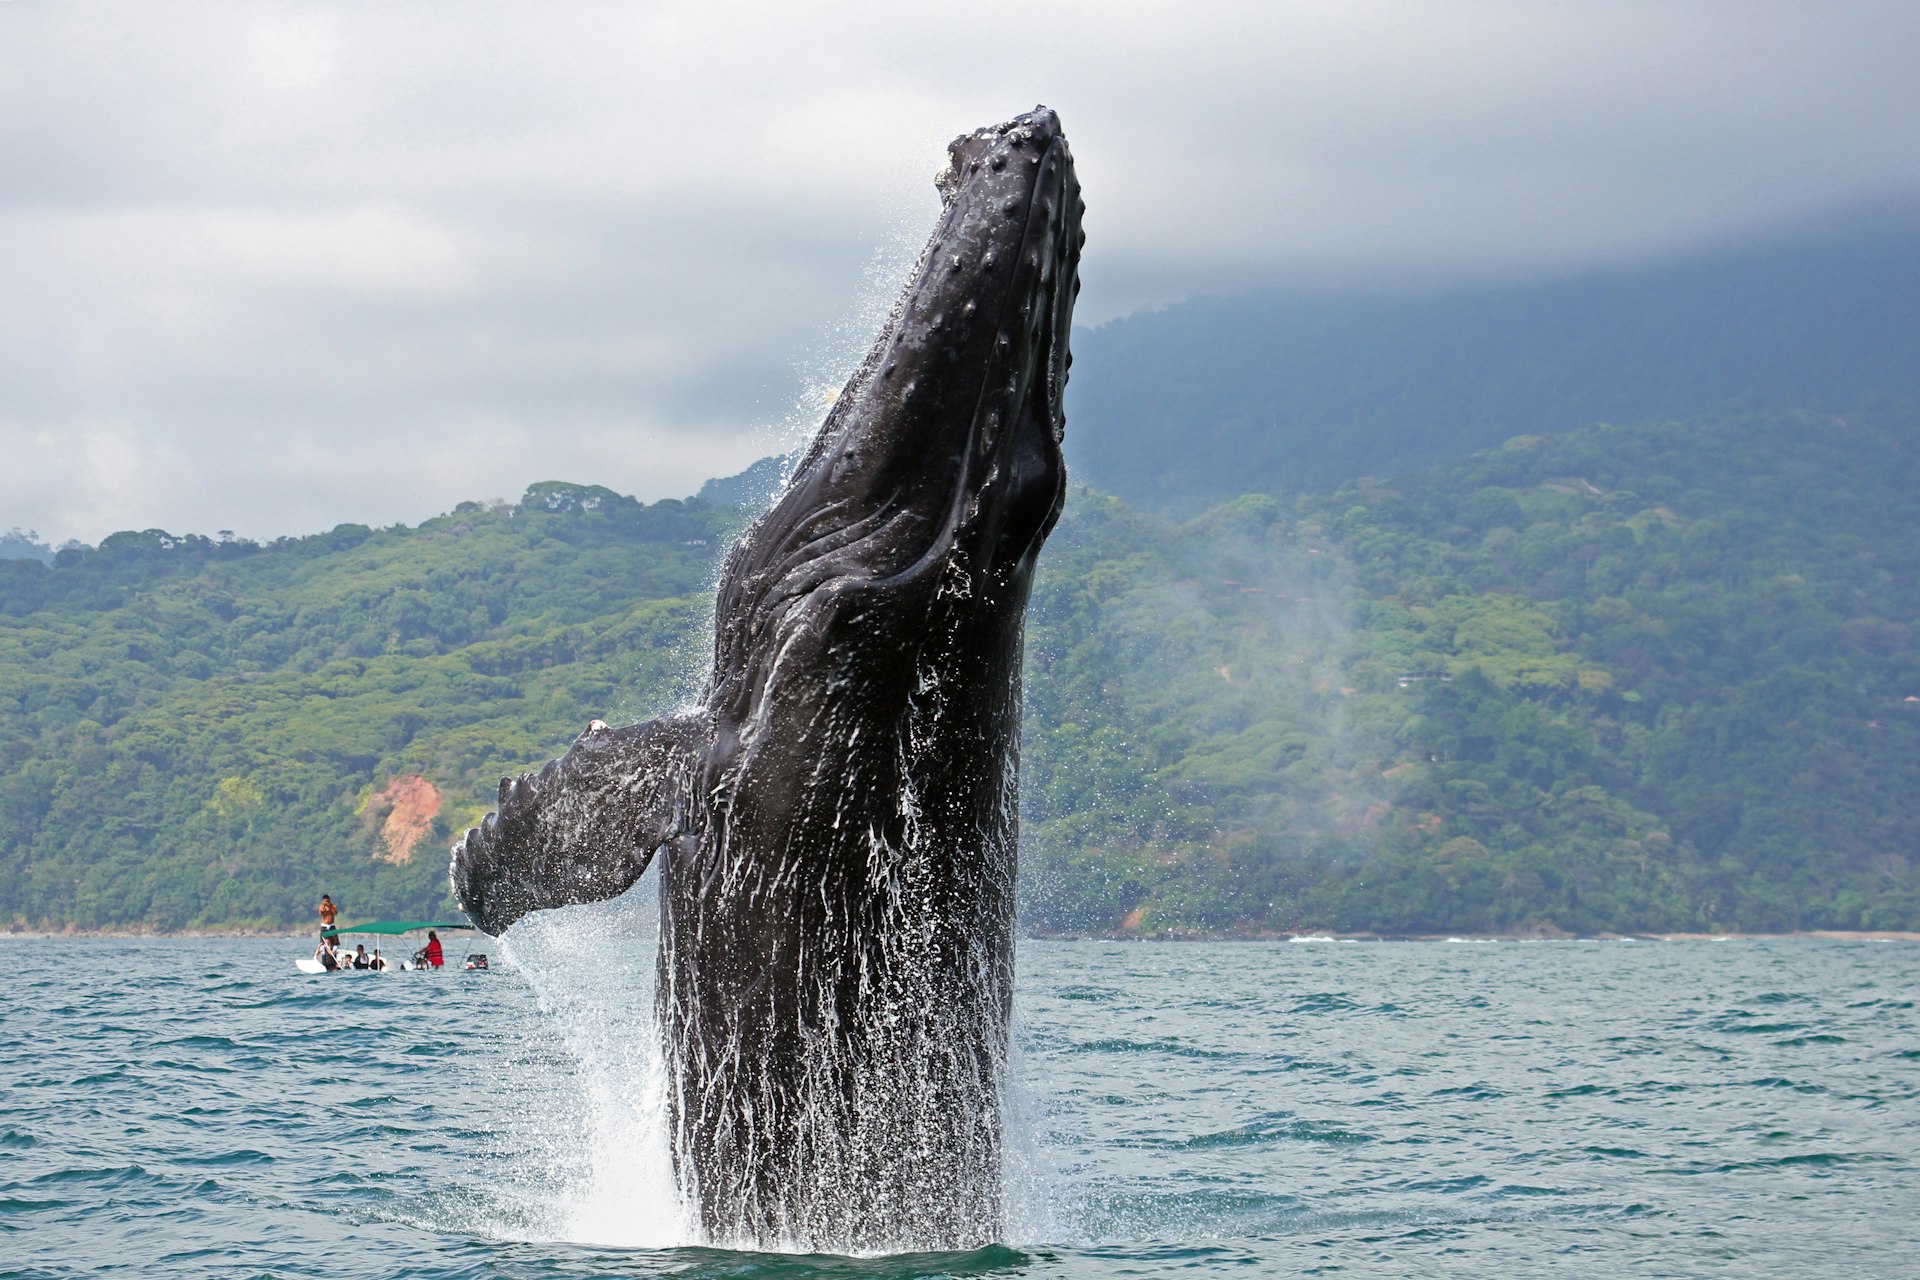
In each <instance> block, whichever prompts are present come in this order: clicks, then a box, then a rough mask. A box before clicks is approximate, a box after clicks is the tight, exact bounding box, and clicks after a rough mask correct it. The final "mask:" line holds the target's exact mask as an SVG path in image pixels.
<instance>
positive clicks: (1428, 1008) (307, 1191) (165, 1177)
mask: <svg viewBox="0 0 1920 1280" xmlns="http://www.w3.org/2000/svg"><path fill="white" fill-rule="evenodd" d="M462 950H463V948H461V947H460V946H459V945H458V944H455V945H454V946H453V947H451V948H450V951H451V952H453V953H455V954H458V953H460V952H461V951H462ZM304 952H305V946H304V944H301V943H298V942H289V941H270V940H232V941H228V940H213V941H194V940H173V939H166V940H139V941H119V940H55V941H45V940H8V941H7V942H6V943H5V945H3V946H0V993H3V998H0V1277H5V1278H8V1280H11V1278H15V1277H20V1278H25V1277H33V1278H35V1280H40V1278H45V1277H72V1276H82V1275H85V1276H115V1275H125V1276H133V1275H139V1276H154V1275H193V1276H232V1277H264V1276H276V1277H289V1278H290V1280H291V1278H293V1277H300V1278H302V1280H341V1278H347V1277H361V1276H367V1277H389V1276H409V1277H423V1278H429V1280H439V1278H442V1277H445V1278H454V1277H512V1278H514V1280H539V1278H543V1277H563V1276H564V1277H573V1276H604V1275H621V1276H681V1277H713V1278H719V1277H729V1278H740V1280H746V1278H749V1277H752V1278H761V1277H848V1278H850V1280H851V1278H855V1277H858V1278H860V1280H891V1278H895V1277H910V1276H911V1277H923V1276H924V1277H934V1276H1036V1277H1037V1276H1047V1277H1055V1276H1058V1277H1094V1276H1160V1275H1182V1276H1193V1277H1210V1276H1227V1275H1232V1276H1247V1275H1278V1274H1292V1275H1326V1274H1339V1275H1342V1276H1359V1277H1372V1276H1381V1277H1386V1276H1393V1277H1404V1276H1408V1275H1419V1276H1455V1275H1458V1276H1467V1275H1472V1276H1485V1275H1498V1276H1503V1277H1507V1276H1529V1275H1546V1274H1549V1273H1551V1274H1556V1275H1579V1276H1583V1277H1605V1276H1636V1277H1639V1276H1760V1275H1768V1276H1777V1275H1791V1276H1795V1277H1800V1278H1805V1277H1821V1276H1835V1277H1839V1276H1846V1277H1850V1278H1852V1280H1859V1278H1860V1277H1879V1276H1886V1277H1894V1276H1911V1275H1914V1274H1916V1270H1915V1262H1914V1260H1915V1259H1916V1258H1920V1010H1917V1009H1916V1005H1917V1004H1920V946H1914V945H1912V944H1902V943H1883V944H1876V943H1870V942H1840V941H1812V940H1754V941H1734V942H1722V943H1708V942H1676V943H1626V942H1553V943H1502V944H1491V945H1481V946H1454V945H1447V944H1442V943H1429V944H1413V943H1338V944H1326V945H1319V946H1299V945H1288V944H1285V943H1276V944H1266V943H1257V944H1256V943H1222V944H1165V945H1151V944H1121V943H1092V942H1081V943H1067V942H1029V943H1026V944H1023V946H1022V949H1021V957H1020V965H1021V976H1020V996H1021V1004H1020V1007H1021V1018H1022V1032H1021V1040H1022V1055H1021V1060H1022V1065H1021V1071H1022V1087H1021V1088H1020V1090H1019V1091H1018V1092H1017V1096H1016V1098H1015V1105H1016V1108H1017V1110H1018V1112H1019V1113H1020V1114H1019V1118H1018V1120H1017V1124H1016V1128H1017V1129H1018V1130H1019V1132H1020V1134H1021V1135H1022V1136H1021V1140H1020V1141H1019V1143H1018V1146H1017V1150H1016V1157H1017V1158H1016V1159H1015V1160H1014V1162H1013V1163H1014V1164H1015V1166H1016V1169H1015V1173H1014V1174H1013V1177H1014V1180H1015V1182H1016V1184H1017V1186H1016V1191H1017V1194H1016V1196H1015V1197H1014V1199H1015V1200H1016V1201H1017V1203H1019V1204H1020V1205H1021V1206H1022V1212H1021V1214H1020V1215H1019V1220H1018V1221H1017V1224H1016V1230H1015V1232H1014V1238H1013V1239H1011V1240H1009V1241H1008V1242H1007V1243H1006V1244H1005V1245H999V1246H994V1247H992V1248H988V1249H984V1250H980V1251H977V1252H972V1253H964V1254H938V1255H910V1256H900V1255H896V1256H890V1257H873V1258H841V1257H824V1256H792V1255H780V1254H767V1253H741V1252H728V1251H723V1250H715V1249H705V1248H700V1247H697V1246H694V1245H691V1244H688V1243H686V1242H685V1241H684V1239H676V1238H675V1235H674V1233H675V1231H676V1230H677V1228H676V1227H675V1226H674V1223H675V1221H676V1219H675V1218H674V1216H673V1214H672V1213H671V1212H670V1211H668V1210H663V1209H662V1208H661V1206H663V1205H666V1206H669V1209H670V1207H671V1201H672V1197H671V1190H670V1188H665V1187H662V1186H661V1185H660V1182H661V1179H662V1177H663V1172H662V1167H661V1165H660V1163H659V1160H658V1158H657V1153H650V1152H649V1151H647V1150H644V1149H643V1148H645V1147H646V1146H647V1144H648V1142H649V1141H650V1139H649V1138H648V1136H647V1135H648V1133H649V1132H650V1130H649V1129H648V1126H647V1125H646V1124H645V1123H644V1116H642V1117H640V1118H638V1119H634V1120H633V1121H631V1123H630V1124H628V1123H627V1122H625V1121H622V1120H621V1119H620V1117H621V1116H622V1115H624V1114H626V1113H627V1112H644V1110H645V1107H646V1102H645V1096H644V1095H646V1092H647V1085H646V1082H645V1080H644V1079H643V1078H642V1077H643V1076H644V1063H643V1062H641V1061H640V1059H642V1058H644V1055H639V1057H638V1058H635V1059H634V1060H633V1061H623V1060H622V1059H621V1052H622V1050H621V1046H623V1045H624V1046H626V1047H627V1048H628V1049H629V1050H630V1049H631V1045H632V1042H633V1040H634V1039H635V1037H636V1036H640V1035H643V1034H644V1018H643V1017H641V1016H639V1015H638V1014H637V1013H636V1012H635V1011H633V1010H631V1009H624V1010H623V1009H621V1008H619V1007H618V1006H619V1004H620V1002H621V1000H622V999H624V998H626V997H627V996H628V995H629V994H630V993H631V992H632V991H639V990H643V989H644V986H645V982H644V978H643V977H641V978H636V977H635V976H634V975H635V972H636V971H637V970H638V969H640V968H643V967H645V966H644V962H643V960H640V959H636V958H634V957H631V956H628V957H621V956H617V955H609V954H608V953H607V952H606V951H604V950H602V951H600V952H599V963H600V965H601V966H602V968H601V970H599V971H600V972H604V973H606V974H607V975H609V976H608V977H607V978H606V979H605V982H604V984H603V985H604V987H605V991H606V993H609V994H607V996H606V997H605V999H604V1001H603V1004H602V1005H601V1006H599V1007H597V1008H596V1007H595V1006H594V1005H593V1002H592V1001H591V1000H589V1001H587V1003H586V1005H585V1006H584V1013H585V1015H586V1016H582V1014H583V1006H582V1005H581V1004H580V1003H579V1001H575V1002H574V1003H573V1004H572V1005H571V1006H570V1008H571V1012H570V1013H569V1011H568V1008H569V1006H568V1005H567V1001H566V1000H565V999H557V998H556V996H555V995H554V992H553V990H552V989H551V984H548V986H547V987H546V988H543V987H542V986H541V984H540V983H538V982H535V981H532V980H530V978H538V977H539V976H540V975H538V974H532V975H529V974H524V973H522V972H519V971H517V970H515V969H514V968H512V967H510V966H502V967H499V968H495V969H493V970H492V971H489V972H480V973H462V972H451V971H450V972H446V973H440V974H419V975H414V974H399V975H388V976H377V975H351V976H339V977H325V978H317V977H306V976H303V975H300V974H298V973H296V972H295V971H294V969H293V959H294V957H295V956H296V955H300V954H304ZM498 960H499V956H498V953H497V949H496V963H497V962H498ZM623 966H624V968H623ZM576 985H578V984H576ZM588 985H589V986H592V985H593V983H592V982H589V983H588ZM636 1063H639V1065H635V1064H636ZM656 1084H657V1082H656ZM623 1125H626V1127H623ZM643 1202H645V1204H644V1206H643V1208H644V1212H642V1210H641V1209H634V1208H630V1206H634V1205H642V1203H643ZM634 1215H639V1216H641V1217H646V1218H647V1221H645V1222H639V1221H638V1220H637V1218H635V1219H634V1220H633V1221H629V1218H634Z"/></svg>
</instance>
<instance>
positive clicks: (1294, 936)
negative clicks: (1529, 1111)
mask: <svg viewBox="0 0 1920 1280" xmlns="http://www.w3.org/2000/svg"><path fill="white" fill-rule="evenodd" d="M318 936H319V930H318V928H317V927H316V928H314V929H303V930H299V931H291V930H285V929H181V930H177V931H173V932H168V931H164V930H159V929H58V930H50V929H9V930H5V931H0V941H21V942H54V941H62V940H67V939H75V940H78V939H86V940H97V941H133V940H137V939H158V938H167V939H200V940H208V941H232V940H237V939H243V938H269V939H276V940H280V941H286V942H301V941H312V940H313V939H315V938H317V937H318ZM1780 938H1785V939H1794V940H1800V941H1810V942H1920V932H1915V931H1911V930H1902V929H1800V930H1793V931H1789V932H1785V933H1559V932H1553V933H1546V932H1541V933H1322V932H1317V931H1306V932H1301V933H1184V932H1175V931H1167V932H1161V933H1029V934H1023V935H1022V938H1021V940H1022V941H1032V942H1299V943H1307V944H1312V943H1316V942H1440V943H1446V942H1452V943H1465V942H1760V941H1768V940H1772V939H1780Z"/></svg>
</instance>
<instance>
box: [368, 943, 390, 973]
mask: <svg viewBox="0 0 1920 1280" xmlns="http://www.w3.org/2000/svg"><path fill="white" fill-rule="evenodd" d="M367 968H369V969H372V970H373V971H374V972H375V973H385V972H386V971H387V960H386V957H385V956H383V955H381V954H380V948H378V947H375V948H374V949H373V959H371V960H369V961H367Z"/></svg>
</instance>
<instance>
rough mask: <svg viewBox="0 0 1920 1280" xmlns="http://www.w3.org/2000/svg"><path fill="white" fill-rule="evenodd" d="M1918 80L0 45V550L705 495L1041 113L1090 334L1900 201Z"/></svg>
mask: <svg viewBox="0 0 1920 1280" xmlns="http://www.w3.org/2000/svg"><path fill="white" fill-rule="evenodd" d="M1916 44H1920V9H1915V8H1914V7H1913V6H1912V5H1910V4H1907V3H1905V2H1904V0H1901V2H1899V3H1879V2H1872V3H1869V2H1866V0H1857V2H1854V3H1840V4H1834V5H1824V6H1807V5H1800V4H1789V3H1782V2H1780V0H1703V2H1700V3H1693V4H1688V5H1673V4H1670V3H1655V2H1653V0H1581V2H1569V3H1565V4H1558V5H1535V4H1521V3H1517V2H1515V0H1453V2H1451V3H1444V4H1436V3H1432V2H1431V0H1318V2H1315V3H1290V4H1288V3H1282V4H1254V3H1251V2H1249V3H1231V4H1230V3H1221V2H1212V3H1208V2H1204V0H1196V2H1191V3H1187V4H1182V5H1163V4H1146V3H1138V2H1127V0H1116V2H1112V3H1101V4H1093V3H1090V2H1084V3H1083V2H1075V3H1045V2H1042V0H1021V2H1020V3H1012V2H1011V0H969V2H968V3H964V4H963V3H955V2H953V0H936V2H935V3H930V4H922V5H900V4H897V3H886V4H881V3H869V2H864V0H863V2H860V3H832V4H829V3H824V2H821V3H783V4H777V5H776V4H754V5H743V4H711V3H707V4H694V3H689V2H685V0H673V2H670V3H664V4H650V5H647V6H637V5H630V4H624V3H611V2H594V3H559V4H552V5H542V6H525V5H517V4H507V3H504V2H498V0H496V2H478V3H467V4H462V5H460V6H458V7H457V8H449V7H446V6H412V5H409V6H401V5H390V4H380V3H373V2H372V0H360V2H353V0H335V2H333V3H325V2H320V3H291V2H288V0H281V2H273V0H261V2H259V3H249V4H244V5H242V4H237V3H236V4H213V3H210V4H202V5H195V6H191V7H180V6H166V7H156V6H151V5H143V4H136V3H130V2H129V3H121V4H117V5H116V4H106V5H93V6H85V7H81V6H54V5H23V4H12V5H0V279H5V280H6V281H7V287H6V288H5V289H4V290H0V422H13V423H18V424H31V425H29V426H19V427H15V428H9V429H8V431H9V432H10V434H8V435H7V436H6V437H5V441H6V444H7V446H8V448H9V451H10V456H12V457H15V458H16V459H17V465H15V466H13V467H10V468H9V472H8V476H7V478H6V479H4V480H0V526H6V525H11V524H14V523H20V524H23V525H30V526H34V527H38V528H40V529H41V530H42V532H51V533H52V534H53V535H54V536H56V537H66V536H81V537H85V538H89V539H92V538H97V537H99V536H101V535H102V534H104V533H106V532H109V531H110V530H111V529H113V528H117V527H123V526H134V527H138V526H144V525H166V526H169V527H172V528H175V529H189V528H190V529H208V528H235V529H239V530H241V531H243V532H247V533H253V534H259V535H271V534H277V533H281V532H293V531H300V530H304V529H310V528H316V527H321V526H324V525H327V524H331V523H333V522H334V521H336V520H340V519H349V518H352V519H361V520H372V521H377V522H383V523H384V522H390V521H392V520H396V519H406V520H414V519H418V518H421V517H423V516H425V515H427V514H430V513H432V512H433V511H435V510H438V509H441V508H443V507H444V506H446V505H447V504H449V503H451V502H453V501H456V500H458V499H459V498H462V497H483V496H493V495H494V494H509V495H510V494H512V493H514V492H515V491H517V490H518V489H519V488H520V487H522V486H523V485H524V484H525V483H526V482H528V481H531V480H535V479H542V478H550V477H561V476H563V477H566V478H573V479H579V480H591V481H599V482H604V483H608V484H612V485H614V486H616V487H620V488H625V489H629V490H633V491H637V492H639V493H641V494H642V495H643V496H647V497H657V496H666V495H669V494H675V493H684V492H688V491H690V490H691V489H692V488H693V487H694V486H695V485H696V484H697V482H698V480H699V479H700V478H701V477H702V476H704V475H707V474H712V473H716V472H719V471H723V470H725V469H727V468H729V467H731V466H733V465H735V464H736V463H738V462H743V461H745V460H748V459H750V458H751V457H752V456H753V455H754V453H755V452H757V451H758V449H759V448H761V447H763V446H762V443H760V442H763V441H765V440H766V439H767V438H766V437H765V436H759V437H757V436H756V435H755V434H754V429H755V428H756V427H763V428H765V427H777V426H779V425H780V424H781V423H782V422H783V421H785V420H786V419H787V418H788V417H789V416H790V414H789V406H790V405H792V404H793V403H794V402H795V400H796V397H798V396H800V395H802V394H811V393H803V391H802V387H803V386H804V385H806V384H808V383H811V382H817V381H820V380H821V379H822V378H830V370H831V369H833V368H835V367H837V366H838V365H840V364H843V363H845V362H846V361H848V360H850V359H851V357H852V354H853V353H855V352H857V351H858V350H859V348H860V347H861V345H862V344H863V342H864V339H865V334H864V333H856V332H854V331H855V330H858V329H860V328H862V327H863V326H864V325H865V324H866V323H868V322H869V321H870V320H871V313H870V309H863V305H862V303H861V301H860V300H859V299H858V298H856V297H855V295H856V294H858V293H859V292H860V291H861V290H862V289H863V288H867V286H866V285H864V284H863V283H862V282H863V280H864V279H865V276H866V273H867V271H868V264H869V263H870V262H871V260H872V258H873V255H874V252H875V248H876V246H881V247H882V248H883V250H884V255H883V256H884V257H885V260H886V261H887V262H888V263H891V264H897V263H898V262H899V261H900V259H901V257H902V251H901V249H900V244H901V242H902V241H904V242H906V243H908V244H909V245H911V244H912V243H913V242H914V241H916V240H917V237H918V236H919V235H920V234H923V233H924V229H925V227H926V226H927V224H928V223H929V222H930V220H931V217H932V214H933V210H934V207H935V205H934V199H933V196H932V192H931V188H930V179H931V177H932V175H933V173H934V172H935V170H936V169H937V168H938V167H939V165H940V162H941V159H942V148H943V146H944V144H945V142H946V140H947V139H948V138H949V137H951V136H953V135H954V134H956V133H959V132H962V131H964V130H966V129H969V128H971V127H973V126H974V125H977V124H980V123H983V122H985V121H987V120H990V119H996V118H1002V117H1004V116H1006V115H1008V114H1010V113H1012V112H1014V111H1018V110H1022V109H1025V108H1026V107H1028V106H1030V105H1032V104H1033V103H1034V102H1035V101H1037V100H1045V101H1047V102H1049V103H1050V104H1051V105H1054V106H1056V107H1057V108H1059V109H1060V110H1061V112H1062V115H1063V117H1064V119H1065V121H1066V123H1067V126H1068V129H1069V133H1070V135H1071V136H1072V137H1073V139H1074V147H1075V151H1076V155H1077V157H1078V159H1079V162H1080V167H1081V172H1082V177H1083V180H1084V182H1085V186H1086V190H1087V195H1088V202H1089V213H1088V230H1089V234H1090V236H1091V237H1092V239H1091V242H1090V245H1089V250H1088V254H1089V256H1088V259H1087V262H1086V266H1085V276H1086V282H1087V292H1086V294H1085V295H1084V297H1083V300H1082V316H1083V318H1084V319H1087V320H1093V321H1097V320H1099V319H1103V318H1106V317H1108V316H1111V315H1114V314H1117V313H1119V312H1122V311H1124V310H1127V309H1130V308H1131V307H1134V306H1138V305H1142V304H1146V303H1152V302H1157V301H1165V300H1169V299H1172V298H1175V297H1179V296H1182V295H1185V294H1187V293H1191V292H1193V291H1196V290H1200V289H1208V288H1218V287H1226V286H1231V285H1238V284H1248V283H1257V282H1259V281H1262V280H1314V281H1318V282H1324V283H1333V284H1340V283H1379V282H1381V281H1389V282H1390V281H1394V280H1402V279H1421V280H1426V279H1435V278H1442V279H1444V278H1464V277H1485V276H1492V275H1501V274H1514V273H1526V272H1539V271H1550V270H1560V269H1568V268H1573V267H1579V266H1583V265H1590V264H1594V263H1604V262H1609V261H1619V260H1626V259H1631V258H1634V257H1637V256H1644V255H1648V254H1654V253H1660V252H1665V251H1669V250H1672V249H1675V248H1678V247H1683V246H1687V245H1690V244H1703V243H1709V242H1712V241H1715V240H1717V239H1724V238H1728V237H1737V236H1741V235H1745V234H1749V233H1751V232H1752V231H1754V230H1755V229H1758V228H1764V227H1767V226H1770V225H1773V224H1777V223H1780V222H1782V221H1786V220H1790V219H1794V218H1799V217H1804V216H1808V215H1814V214H1818V213H1820V212H1822V211H1826V210H1834V209H1841V208H1845V207H1847V206H1850V205H1853V204H1856V203H1859V202H1862V201H1869V200H1874V199H1880V198H1887V197H1903V198H1914V197H1915V196H1916V195H1920V190H1917V189H1920V134H1916V132H1915V131H1914V130H1913V128H1912V120H1913V119H1914V118H1915V117H1916V115H1920V87H1917V85H1916V78H1915V77H1914V76H1912V75H1911V73H1910V71H1909V69H1908V67H1907V62H1908V60H1909V54H1910V51H1911V50H1912V49H1913V48H1914V47H1916ZM907 252H909V253H910V249H909V250H908V251H907ZM883 274H884V272H883ZM869 301H870V299H869ZM102 424H111V425H110V426H107V425H102ZM22 432H30V433H31V438H32V440H35V441H37V440H39V439H40V438H41V435H42V434H43V433H47V432H53V433H55V434H54V437H53V438H55V439H72V440H74V441H85V442H88V443H87V444H86V446H85V447H79V446H77V445H76V447H74V448H73V449H71V450H67V451H63V450H61V449H60V448H58V447H55V446H42V445H39V444H34V445H32V447H27V445H26V444H23V443H22V441H23V440H24V439H25V438H26V437H24V436H22V435H21V434H20V433H22ZM102 450H104V451H105V452H104V453H102V452H101V451H102ZM90 458H91V459H94V460H93V461H89V459H90ZM23 472H24V474H22V473H23ZM403 478H404V479H403ZM61 492H64V493H67V494H70V495H83V496H82V497H73V498H61V497H56V496H55V495H56V494H57V493H61Z"/></svg>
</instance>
